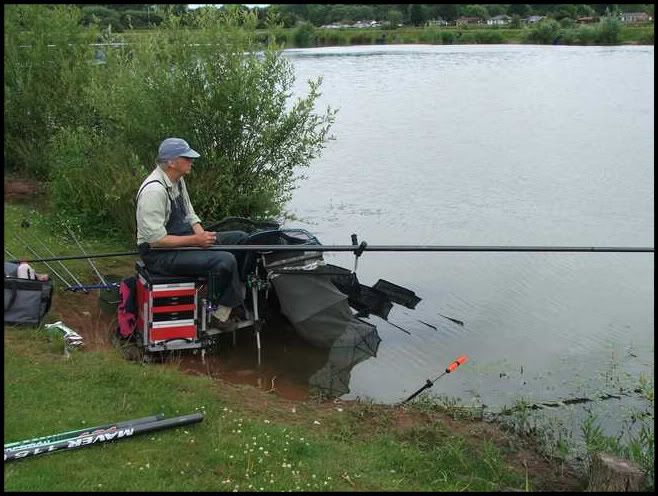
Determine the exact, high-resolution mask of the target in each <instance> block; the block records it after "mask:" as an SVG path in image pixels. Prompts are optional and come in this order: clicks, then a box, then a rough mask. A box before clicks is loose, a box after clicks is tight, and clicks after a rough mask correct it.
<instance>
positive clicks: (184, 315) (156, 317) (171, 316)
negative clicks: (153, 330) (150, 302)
mask: <svg viewBox="0 0 658 496" xmlns="http://www.w3.org/2000/svg"><path fill="white" fill-rule="evenodd" d="M172 320H192V321H193V320H194V310H192V311H187V312H164V313H156V312H153V322H169V321H172Z"/></svg>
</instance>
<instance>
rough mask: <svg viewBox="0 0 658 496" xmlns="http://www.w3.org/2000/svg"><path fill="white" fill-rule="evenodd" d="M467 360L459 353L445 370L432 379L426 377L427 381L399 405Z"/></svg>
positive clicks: (432, 384)
mask: <svg viewBox="0 0 658 496" xmlns="http://www.w3.org/2000/svg"><path fill="white" fill-rule="evenodd" d="M467 361H468V357H467V356H466V355H461V356H460V357H457V358H456V359H455V360H454V361H453V362H452V363H451V364H450V365H448V367H447V368H446V369H445V371H444V372H443V373H442V374H440V375H438V376H437V377H435V378H434V379H433V380H429V379H427V381H425V384H424V385H423V387H421V388H420V389H419V390H418V391H416V392H415V393H414V394H412V395H411V396H409V397H408V398H407V399H406V400H404V401H403V402H402V403H400V404H401V405H404V404H405V403H406V402H407V401H410V400H412V399H413V398H415V397H416V396H418V395H419V394H420V393H422V392H423V391H425V390H426V389H429V388H431V387H432V386H434V383H435V382H436V381H438V380H439V379H440V378H441V377H443V376H444V375H446V374H449V373H450V372H452V371H453V370H455V369H456V368H457V367H459V366H460V365H463V364H465V363H466V362H467Z"/></svg>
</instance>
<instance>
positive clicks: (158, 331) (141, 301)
mask: <svg viewBox="0 0 658 496" xmlns="http://www.w3.org/2000/svg"><path fill="white" fill-rule="evenodd" d="M135 269H136V271H137V288H136V290H137V292H136V296H137V329H138V330H139V331H141V332H142V334H143V339H144V345H145V346H146V347H147V348H153V347H154V346H155V347H156V348H160V346H161V345H166V343H167V342H169V341H172V340H185V341H187V342H188V343H196V342H197V340H198V326H197V324H198V322H199V320H200V319H199V312H198V308H199V304H198V301H197V287H196V286H197V284H200V283H199V282H198V281H197V279H196V278H193V277H181V276H163V275H159V274H158V275H155V274H151V273H149V271H148V270H147V269H146V267H145V266H144V263H143V262H142V261H138V262H137V263H136V264H135ZM177 347H178V346H177ZM185 347H195V346H185Z"/></svg>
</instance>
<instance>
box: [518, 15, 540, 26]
mask: <svg viewBox="0 0 658 496" xmlns="http://www.w3.org/2000/svg"><path fill="white" fill-rule="evenodd" d="M542 19H544V16H540V15H531V16H528V17H526V18H525V19H523V20H524V21H525V22H526V23H528V24H537V23H538V22H539V21H541V20H542Z"/></svg>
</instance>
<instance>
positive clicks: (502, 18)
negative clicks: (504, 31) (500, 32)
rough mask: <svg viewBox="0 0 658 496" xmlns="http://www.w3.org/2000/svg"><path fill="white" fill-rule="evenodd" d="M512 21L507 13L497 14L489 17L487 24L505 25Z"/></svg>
mask: <svg viewBox="0 0 658 496" xmlns="http://www.w3.org/2000/svg"><path fill="white" fill-rule="evenodd" d="M510 22H512V18H511V17H510V16H508V15H506V14H502V15H497V16H494V17H491V18H489V19H487V24H488V25H489V26H505V25H506V24H509V23H510Z"/></svg>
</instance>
